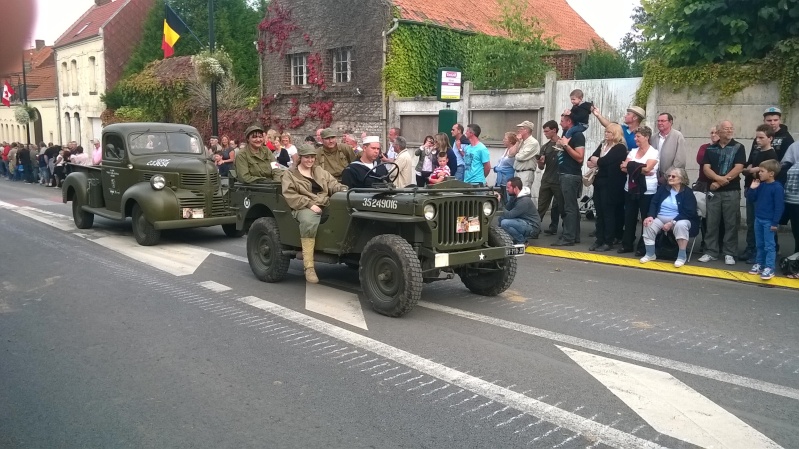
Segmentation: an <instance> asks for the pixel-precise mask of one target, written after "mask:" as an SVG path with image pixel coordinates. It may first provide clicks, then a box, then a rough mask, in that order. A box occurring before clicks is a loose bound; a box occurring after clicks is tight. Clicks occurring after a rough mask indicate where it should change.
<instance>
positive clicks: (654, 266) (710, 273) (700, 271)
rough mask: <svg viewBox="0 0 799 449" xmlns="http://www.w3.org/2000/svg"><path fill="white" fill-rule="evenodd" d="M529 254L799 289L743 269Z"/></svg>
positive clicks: (533, 249)
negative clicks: (766, 279) (761, 277)
mask: <svg viewBox="0 0 799 449" xmlns="http://www.w3.org/2000/svg"><path fill="white" fill-rule="evenodd" d="M526 253H527V254H533V255H537V256H549V257H559V258H561V259H571V260H579V261H583V262H595V263H601V264H605V265H617V266H622V267H627V268H637V269H641V270H654V271H663V272H666V273H674V274H687V275H689V276H698V277H707V278H713V279H724V280H728V281H736V282H745V283H747V284H755V285H762V286H767V287H783V288H790V289H794V290H799V280H797V279H788V278H786V277H780V276H775V277H774V278H772V279H771V280H768V281H764V280H762V279H760V277H759V276H755V275H751V274H749V273H746V272H742V271H731V270H719V269H716V268H704V267H698V266H694V265H683V266H682V267H681V268H675V267H674V264H673V263H671V262H649V263H647V264H642V263H640V262H639V261H638V260H637V259H631V258H628V257H614V256H604V255H600V254H595V253H583V252H579V251H565V250H562V249H549V248H541V247H537V246H528V247H527V250H526Z"/></svg>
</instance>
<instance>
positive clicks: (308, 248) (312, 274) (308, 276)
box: [301, 238, 319, 284]
mask: <svg viewBox="0 0 799 449" xmlns="http://www.w3.org/2000/svg"><path fill="white" fill-rule="evenodd" d="M301 240H302V264H303V266H304V267H305V280H306V281H307V282H310V283H311V284H318V283H319V278H318V277H316V271H315V270H314V266H313V250H314V245H315V244H316V239H313V238H304V239H301Z"/></svg>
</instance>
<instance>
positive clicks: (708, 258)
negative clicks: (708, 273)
mask: <svg viewBox="0 0 799 449" xmlns="http://www.w3.org/2000/svg"><path fill="white" fill-rule="evenodd" d="M711 260H719V258H718V257H713V256H711V255H710V254H705V255H703V256H702V257H700V258H699V261H700V262H702V263H708V262H710V261H711Z"/></svg>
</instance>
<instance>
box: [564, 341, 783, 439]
mask: <svg viewBox="0 0 799 449" xmlns="http://www.w3.org/2000/svg"><path fill="white" fill-rule="evenodd" d="M556 346H557V345H556ZM558 348H559V349H560V350H561V351H563V352H564V353H566V355H568V356H569V357H570V358H571V359H572V360H574V361H575V362H576V363H577V364H578V365H580V366H581V367H582V368H583V369H585V370H586V371H588V373H589V374H591V375H592V376H594V377H595V378H596V379H597V380H598V381H600V382H602V384H603V385H605V386H606V387H607V388H608V389H609V390H610V391H611V392H612V393H613V394H615V395H616V396H618V398H619V399H621V400H622V401H624V403H625V404H627V405H628V406H629V407H630V408H631V409H633V410H634V411H635V412H636V413H638V415H640V416H641V417H642V418H643V419H644V420H645V421H646V422H647V423H649V425H650V426H652V427H653V428H654V429H655V430H657V431H658V432H660V433H662V434H665V435H669V436H671V437H674V438H677V439H680V440H682V441H687V442H689V443H691V444H695V445H697V446H701V447H722V448H729V449H749V448H754V447H756V448H760V449H768V448H779V447H780V446H779V445H778V444H777V443H775V442H774V441H771V440H770V439H769V438H767V437H766V436H765V435H763V434H762V433H760V432H758V431H757V430H755V429H753V428H752V427H750V426H749V425H748V424H746V423H745V422H743V421H741V420H740V419H738V417H736V416H735V415H733V414H732V413H730V412H728V411H727V410H724V409H723V408H721V407H720V406H718V405H717V404H715V403H713V402H712V401H711V400H710V399H708V398H706V397H704V396H702V395H701V394H699V393H698V392H696V391H694V390H693V389H691V388H690V387H689V386H688V385H685V384H684V383H682V382H680V381H679V380H678V379H676V378H675V377H674V376H672V375H671V374H669V373H666V372H663V371H657V370H654V369H651V368H645V367H642V366H637V365H633V364H631V363H627V362H622V361H619V360H614V359H609V358H606V357H601V356H598V355H594V354H589V353H587V352H582V351H577V350H575V349H571V348H565V347H562V346H558Z"/></svg>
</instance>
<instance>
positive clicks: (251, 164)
mask: <svg viewBox="0 0 799 449" xmlns="http://www.w3.org/2000/svg"><path fill="white" fill-rule="evenodd" d="M244 138H245V139H246V140H247V145H246V146H245V147H244V148H243V149H241V150H239V154H238V155H237V156H236V159H235V164H236V179H238V180H239V182H243V183H245V184H253V183H256V182H265V181H280V177H281V175H282V174H283V170H281V169H279V168H277V161H276V160H275V155H274V154H272V151H270V150H269V148H267V147H266V146H265V144H264V130H263V128H261V127H260V126H259V125H252V126H250V127H249V128H247V131H245V132H244Z"/></svg>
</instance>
